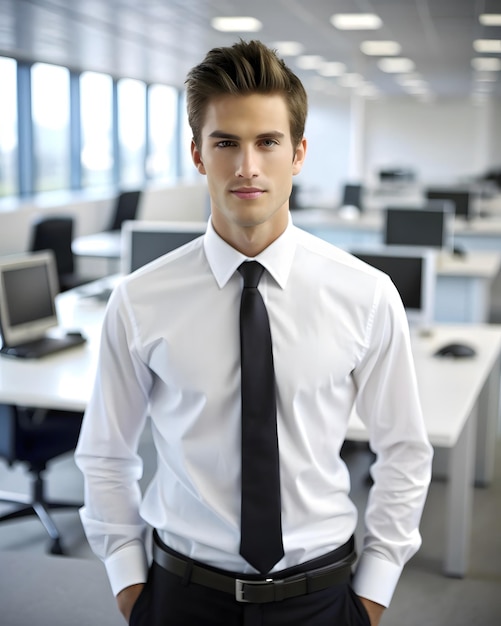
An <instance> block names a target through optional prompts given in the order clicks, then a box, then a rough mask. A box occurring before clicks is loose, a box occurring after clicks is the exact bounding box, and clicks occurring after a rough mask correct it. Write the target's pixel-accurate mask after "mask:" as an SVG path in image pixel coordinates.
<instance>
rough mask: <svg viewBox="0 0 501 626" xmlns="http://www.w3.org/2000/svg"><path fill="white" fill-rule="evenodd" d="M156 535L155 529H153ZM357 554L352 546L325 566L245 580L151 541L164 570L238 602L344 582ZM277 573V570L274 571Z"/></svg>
mask: <svg viewBox="0 0 501 626" xmlns="http://www.w3.org/2000/svg"><path fill="white" fill-rule="evenodd" d="M155 535H156V533H155ZM355 558H356V554H355V550H354V549H353V550H352V551H351V552H350V553H349V554H348V555H347V556H346V557H345V558H343V559H341V560H340V561H337V562H336V563H333V564H331V565H326V566H324V567H319V568H316V569H311V570H308V571H307V572H301V573H299V574H295V575H293V576H286V577H283V578H266V579H263V580H245V579H241V578H236V577H234V576H231V575H226V574H220V573H219V572H215V571H213V570H210V569H208V568H206V567H203V566H202V565H200V564H197V563H194V562H193V561H190V560H189V559H184V558H180V557H178V556H174V555H173V554H170V552H167V551H166V550H164V549H163V548H162V547H161V545H159V543H158V540H157V538H156V537H155V541H154V542H153V559H154V561H155V562H156V563H157V564H158V565H160V566H161V567H163V568H164V569H166V570H167V571H169V572H171V573H172V574H175V575H176V576H179V577H180V578H184V579H186V577H188V578H189V581H190V582H192V583H196V584H198V585H203V586H204V587H210V588H211V589H217V590H218V591H223V592H225V593H229V594H231V595H232V596H233V597H234V598H235V600H236V601H237V602H254V603H258V604H263V603H266V602H277V601H279V600H285V599H287V598H293V597H295V596H304V595H306V594H308V593H313V592H315V591H321V590H322V589H327V588H328V587H332V586H333V585H338V584H340V583H346V582H348V581H349V580H350V578H351V566H352V564H353V563H354V561H355ZM273 575H274V576H275V575H276V576H280V572H278V573H277V574H273Z"/></svg>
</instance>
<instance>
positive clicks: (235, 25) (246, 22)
mask: <svg viewBox="0 0 501 626" xmlns="http://www.w3.org/2000/svg"><path fill="white" fill-rule="evenodd" d="M211 26H212V28H214V29H215V30H219V31H221V32H223V33H256V32H257V31H259V30H261V28H262V27H263V25H262V23H261V22H260V21H259V20H257V19H256V18H255V17H215V18H214V19H212V20H211Z"/></svg>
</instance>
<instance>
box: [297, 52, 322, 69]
mask: <svg viewBox="0 0 501 626" xmlns="http://www.w3.org/2000/svg"><path fill="white" fill-rule="evenodd" d="M322 63H325V59H324V58H323V57H321V56H318V55H317V54H303V55H302V56H299V57H297V59H296V65H297V66H298V67H299V68H301V69H302V70H316V69H318V68H319V67H321V66H322Z"/></svg>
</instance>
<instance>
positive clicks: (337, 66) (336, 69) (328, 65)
mask: <svg viewBox="0 0 501 626" xmlns="http://www.w3.org/2000/svg"><path fill="white" fill-rule="evenodd" d="M345 71H346V65H345V64H344V63H338V62H336V61H326V62H325V63H322V64H321V65H320V66H319V67H318V73H319V74H322V76H341V75H342V74H344V73H345Z"/></svg>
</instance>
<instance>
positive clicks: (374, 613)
mask: <svg viewBox="0 0 501 626" xmlns="http://www.w3.org/2000/svg"><path fill="white" fill-rule="evenodd" d="M359 598H360V602H361V603H362V604H363V605H364V607H365V610H366V611H367V613H368V615H369V619H370V621H371V626H378V624H379V622H380V621H381V617H382V615H383V612H384V609H385V607H384V606H383V605H382V604H378V603H377V602H372V600H368V599H367V598H362V597H361V596H359Z"/></svg>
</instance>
